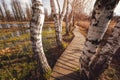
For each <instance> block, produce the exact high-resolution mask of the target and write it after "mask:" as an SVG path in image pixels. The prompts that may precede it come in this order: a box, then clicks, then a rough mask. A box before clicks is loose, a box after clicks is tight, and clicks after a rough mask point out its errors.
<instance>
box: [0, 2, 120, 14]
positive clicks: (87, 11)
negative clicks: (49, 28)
mask: <svg viewBox="0 0 120 80" xmlns="http://www.w3.org/2000/svg"><path fill="white" fill-rule="evenodd" d="M2 1H3V0H0V3H1V2H2ZM5 1H6V3H7V4H8V5H10V1H11V0H5ZM19 1H20V2H21V3H22V7H25V3H28V4H29V2H30V1H31V0H19ZM42 1H43V5H44V8H47V9H48V13H50V12H51V8H50V0H42ZM59 2H60V4H63V0H59ZM94 2H95V0H92V2H88V4H87V5H89V7H87V8H86V9H85V12H86V13H87V14H88V15H89V13H90V12H91V11H92V9H93V6H94ZM0 5H1V4H0ZM9 8H10V7H9ZM114 12H115V14H116V15H120V2H119V4H118V6H117V7H116V8H115V11H114Z"/></svg>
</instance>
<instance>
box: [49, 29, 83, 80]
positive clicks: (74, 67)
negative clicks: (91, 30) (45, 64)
mask: <svg viewBox="0 0 120 80" xmlns="http://www.w3.org/2000/svg"><path fill="white" fill-rule="evenodd" d="M73 33H74V35H75V37H74V39H73V40H72V42H71V43H70V44H69V46H68V47H67V49H66V50H65V51H64V52H63V54H62V55H61V57H60V58H59V59H58V61H57V62H56V64H55V67H54V68H53V72H52V74H51V77H50V80H79V72H78V70H79V57H80V53H81V49H82V48H83V44H84V42H85V38H84V36H83V35H82V34H81V33H80V32H79V28H78V27H76V28H75V29H74V30H73Z"/></svg>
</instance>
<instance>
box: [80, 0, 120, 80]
mask: <svg viewBox="0 0 120 80" xmlns="http://www.w3.org/2000/svg"><path fill="white" fill-rule="evenodd" d="M118 2H119V0H96V3H95V5H94V10H93V13H92V19H91V24H90V28H89V31H88V35H87V39H86V42H85V45H84V48H83V53H82V54H81V57H80V69H81V70H80V76H81V80H95V78H97V76H94V79H93V77H92V76H91V75H90V74H89V73H90V71H91V70H90V68H89V66H88V65H89V63H90V61H91V58H92V57H93V55H95V54H96V52H97V49H98V48H99V44H100V42H101V40H102V39H103V36H104V34H105V32H106V30H107V28H108V24H109V22H110V19H111V18H112V16H113V11H114V9H115V7H116V5H117V4H118Z"/></svg>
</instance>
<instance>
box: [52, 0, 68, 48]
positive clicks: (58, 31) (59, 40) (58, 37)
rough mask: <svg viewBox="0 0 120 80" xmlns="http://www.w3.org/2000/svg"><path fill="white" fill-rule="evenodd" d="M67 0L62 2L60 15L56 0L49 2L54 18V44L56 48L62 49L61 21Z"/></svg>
mask: <svg viewBox="0 0 120 80" xmlns="http://www.w3.org/2000/svg"><path fill="white" fill-rule="evenodd" d="M66 1H67V0H64V5H63V11H62V12H61V13H60V5H59V3H58V1H56V0H50V3H51V11H52V15H53V17H54V24H55V32H56V42H57V46H58V47H62V21H63V18H64V16H65V13H66V6H67V2H66Z"/></svg>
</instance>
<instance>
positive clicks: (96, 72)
mask: <svg viewBox="0 0 120 80" xmlns="http://www.w3.org/2000/svg"><path fill="white" fill-rule="evenodd" d="M119 47H120V21H119V23H118V24H117V25H116V26H115V28H114V30H113V32H112V34H111V35H110V37H109V38H108V40H107V43H106V44H105V46H104V47H103V48H102V50H101V51H100V52H98V53H96V54H95V55H94V56H93V57H92V59H91V61H90V63H89V69H90V72H89V75H90V76H91V77H92V78H91V79H92V80H94V79H95V78H97V77H99V76H100V74H101V73H103V72H104V71H105V69H107V68H108V66H109V64H110V62H111V61H112V58H113V56H114V55H115V52H116V51H117V50H118V48H119Z"/></svg>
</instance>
